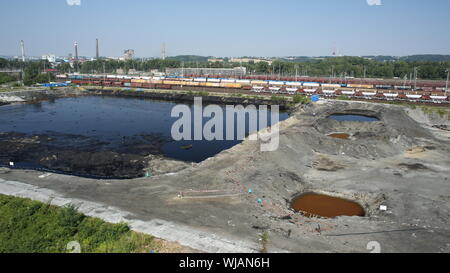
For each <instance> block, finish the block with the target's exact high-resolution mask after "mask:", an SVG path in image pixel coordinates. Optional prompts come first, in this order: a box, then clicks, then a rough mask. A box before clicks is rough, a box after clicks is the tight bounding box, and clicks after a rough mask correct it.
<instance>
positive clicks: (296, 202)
mask: <svg viewBox="0 0 450 273" xmlns="http://www.w3.org/2000/svg"><path fill="white" fill-rule="evenodd" d="M291 207H292V209H294V210H295V211H297V212H301V213H302V214H303V215H305V216H306V217H317V216H320V217H326V218H334V217H338V216H365V211H364V209H363V207H362V206H361V205H359V204H358V203H356V202H354V201H350V200H346V199H342V198H338V197H333V196H328V195H324V194H317V193H305V194H302V195H300V196H298V197H296V198H294V199H293V200H292V204H291Z"/></svg>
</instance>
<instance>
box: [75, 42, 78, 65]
mask: <svg viewBox="0 0 450 273" xmlns="http://www.w3.org/2000/svg"><path fill="white" fill-rule="evenodd" d="M75 61H76V62H77V61H78V43H77V42H75Z"/></svg>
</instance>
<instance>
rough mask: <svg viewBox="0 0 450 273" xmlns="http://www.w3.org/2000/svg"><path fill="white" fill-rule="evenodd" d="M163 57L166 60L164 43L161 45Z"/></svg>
mask: <svg viewBox="0 0 450 273" xmlns="http://www.w3.org/2000/svg"><path fill="white" fill-rule="evenodd" d="M161 59H163V60H165V59H166V44H165V43H163V44H162V46H161Z"/></svg>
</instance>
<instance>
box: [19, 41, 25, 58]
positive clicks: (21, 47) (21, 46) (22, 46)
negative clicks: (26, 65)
mask: <svg viewBox="0 0 450 273" xmlns="http://www.w3.org/2000/svg"><path fill="white" fill-rule="evenodd" d="M20 50H21V51H22V62H25V43H24V42H23V40H21V41H20Z"/></svg>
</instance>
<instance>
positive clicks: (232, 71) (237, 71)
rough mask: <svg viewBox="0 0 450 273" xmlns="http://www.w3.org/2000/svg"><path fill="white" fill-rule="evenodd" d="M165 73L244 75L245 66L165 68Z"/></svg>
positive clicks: (245, 71)
mask: <svg viewBox="0 0 450 273" xmlns="http://www.w3.org/2000/svg"><path fill="white" fill-rule="evenodd" d="M166 74H167V75H172V76H182V75H203V76H207V75H219V76H244V75H246V74H247V68H245V67H234V68H166Z"/></svg>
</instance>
